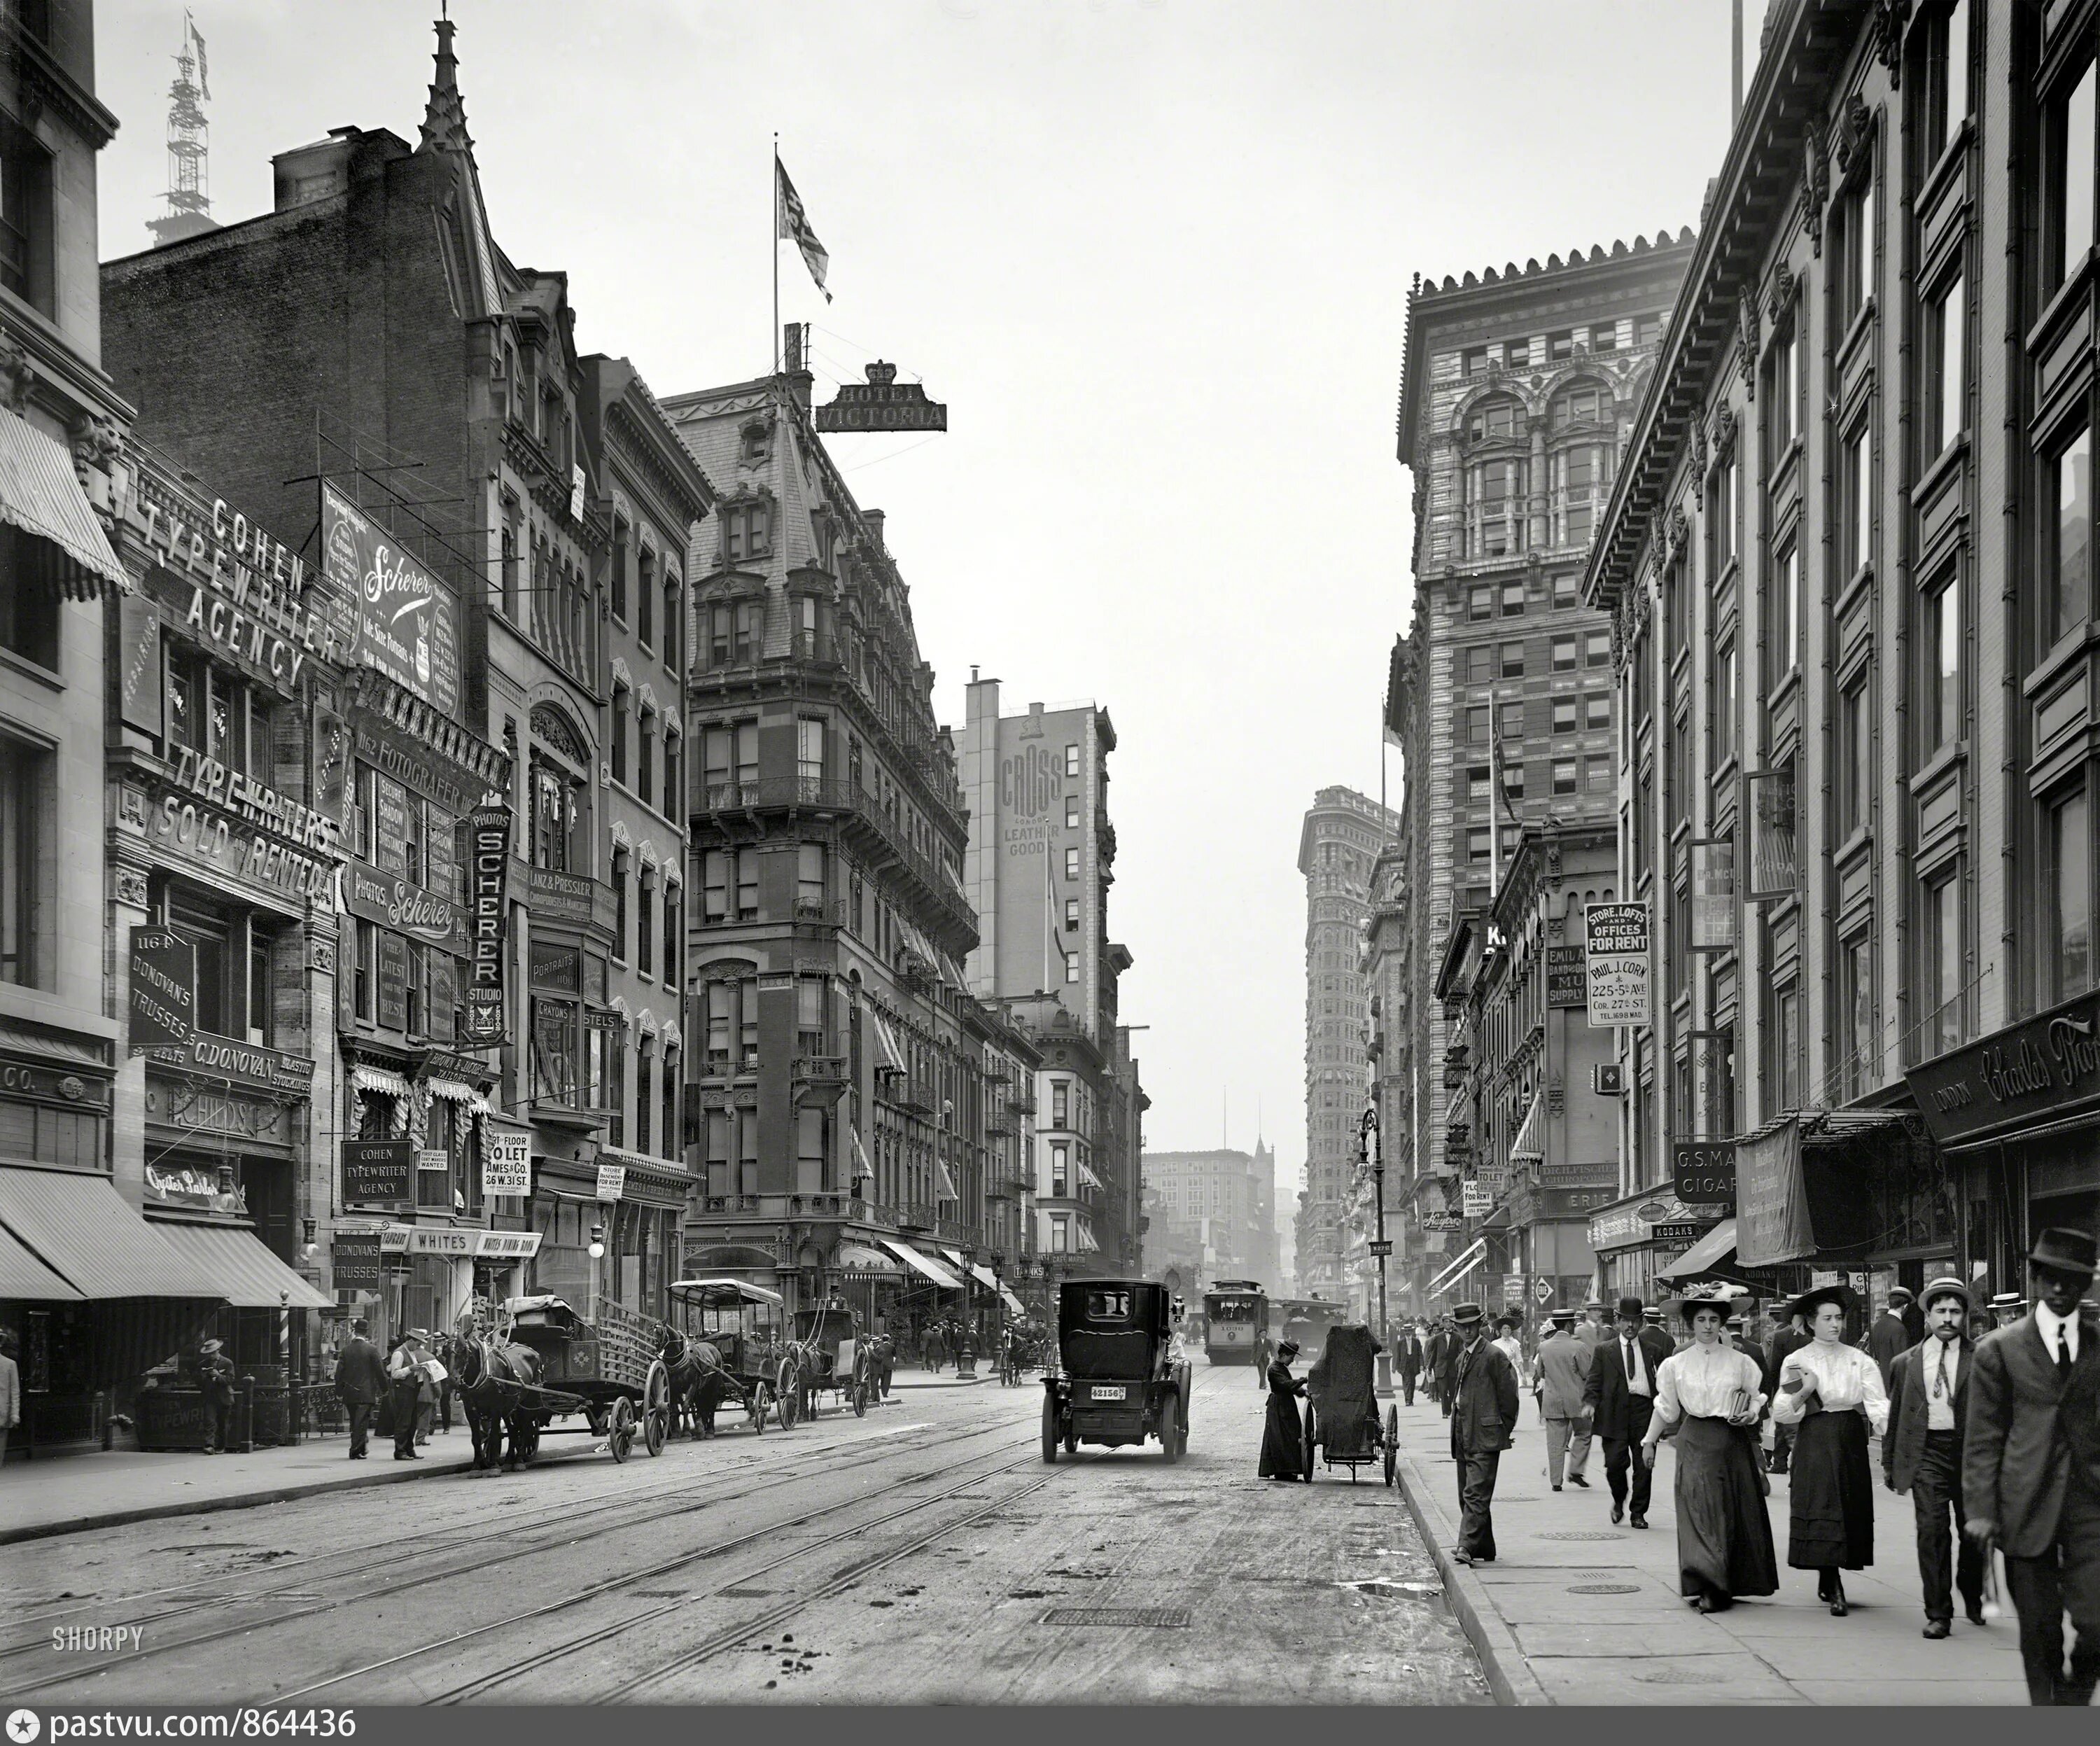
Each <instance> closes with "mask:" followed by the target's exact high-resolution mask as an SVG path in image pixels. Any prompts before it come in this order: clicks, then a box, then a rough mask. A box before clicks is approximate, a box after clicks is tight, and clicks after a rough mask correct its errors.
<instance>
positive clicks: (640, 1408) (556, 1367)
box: [455, 1294, 671, 1466]
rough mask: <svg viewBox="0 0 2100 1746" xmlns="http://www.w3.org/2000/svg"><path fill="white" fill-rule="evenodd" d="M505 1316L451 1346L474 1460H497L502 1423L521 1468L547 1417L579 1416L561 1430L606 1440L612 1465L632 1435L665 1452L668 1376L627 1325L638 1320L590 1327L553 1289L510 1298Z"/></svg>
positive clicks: (629, 1446)
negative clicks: (489, 1331) (486, 1333)
mask: <svg viewBox="0 0 2100 1746" xmlns="http://www.w3.org/2000/svg"><path fill="white" fill-rule="evenodd" d="M610 1308H611V1306H608V1309H610ZM503 1313H504V1326H503V1328H502V1329H501V1331H500V1332H499V1333H498V1334H496V1335H495V1336H493V1337H481V1338H472V1339H463V1340H461V1342H459V1343H457V1345H456V1347H455V1351H456V1352H457V1355H458V1357H459V1364H458V1367H457V1369H458V1376H459V1385H460V1388H461V1393H462V1395H464V1397H465V1406H466V1409H467V1422H468V1427H469V1429H470V1431H472V1432H473V1434H474V1461H475V1465H476V1466H496V1464H497V1462H498V1461H499V1460H501V1458H502V1449H501V1444H502V1440H503V1434H504V1431H505V1428H506V1427H507V1428H508V1430H509V1431H510V1457H509V1459H510V1465H513V1466H523V1465H524V1464H526V1463H527V1462H530V1461H531V1460H532V1457H533V1456H534V1455H535V1454H536V1453H538V1452H539V1448H540V1437H541V1435H544V1434H545V1432H546V1431H548V1429H549V1426H551V1425H552V1424H553V1422H554V1421H555V1420H556V1419H561V1418H576V1417H578V1416H580V1417H581V1418H582V1419H583V1421H584V1422H583V1424H581V1425H580V1426H576V1425H570V1426H562V1429H563V1430H564V1431H578V1432H583V1433H586V1434H588V1435H591V1436H594V1437H602V1438H604V1439H605V1442H606V1447H607V1448H608V1449H610V1450H611V1453H612V1458H613V1459H614V1460H615V1462H624V1461H625V1460H626V1459H627V1457H629V1455H630V1454H631V1453H633V1449H634V1444H635V1440H636V1439H637V1437H638V1438H639V1439H640V1440H641V1441H642V1446H643V1447H644V1448H646V1449H647V1450H648V1451H649V1453H651V1455H660V1454H662V1453H664V1438H665V1436H666V1435H668V1432H669V1430H670V1423H671V1387H670V1374H669V1371H668V1367H667V1366H666V1365H665V1364H664V1360H663V1359H662V1357H661V1356H660V1355H656V1354H654V1353H652V1352H651V1350H650V1347H649V1344H648V1343H647V1342H646V1338H642V1337H641V1336H640V1335H639V1334H637V1330H636V1329H631V1328H629V1327H627V1326H626V1325H624V1324H625V1322H626V1321H637V1322H638V1321H641V1320H642V1318H638V1317H632V1316H629V1317H624V1318H620V1317H613V1318H611V1321H612V1323H613V1325H593V1324H591V1323H589V1322H587V1321H585V1320H584V1319H583V1317H582V1316H579V1315H578V1314H577V1313H576V1311H575V1309H574V1308H572V1307H571V1306H570V1304H569V1303H568V1302H567V1300H566V1299H564V1298H559V1297H556V1296H554V1295H552V1294H545V1295H541V1296H539V1297H530V1298H510V1300H509V1301H508V1302H506V1303H505V1304H504V1306H503Z"/></svg>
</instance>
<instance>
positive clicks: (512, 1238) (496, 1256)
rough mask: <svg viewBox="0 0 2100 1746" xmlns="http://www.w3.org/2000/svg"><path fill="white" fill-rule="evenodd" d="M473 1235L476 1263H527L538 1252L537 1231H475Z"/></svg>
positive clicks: (538, 1240) (538, 1237) (538, 1236)
mask: <svg viewBox="0 0 2100 1746" xmlns="http://www.w3.org/2000/svg"><path fill="white" fill-rule="evenodd" d="M539 1252H540V1233H539V1232H537V1231H477V1232H474V1259H475V1260H477V1261H529V1260H531V1259H532V1257H533V1256H535V1255H536V1254H539Z"/></svg>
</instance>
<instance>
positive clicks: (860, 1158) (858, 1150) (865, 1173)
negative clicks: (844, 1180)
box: [853, 1128, 875, 1182]
mask: <svg viewBox="0 0 2100 1746" xmlns="http://www.w3.org/2000/svg"><path fill="white" fill-rule="evenodd" d="M853 1155H854V1181H855V1182H872V1181H874V1180H875V1166H873V1165H872V1164H871V1163H869V1162H868V1161H867V1148H866V1147H864V1146H863V1145H862V1144H861V1143H860V1130H859V1129H858V1128H855V1129H854V1131H853Z"/></svg>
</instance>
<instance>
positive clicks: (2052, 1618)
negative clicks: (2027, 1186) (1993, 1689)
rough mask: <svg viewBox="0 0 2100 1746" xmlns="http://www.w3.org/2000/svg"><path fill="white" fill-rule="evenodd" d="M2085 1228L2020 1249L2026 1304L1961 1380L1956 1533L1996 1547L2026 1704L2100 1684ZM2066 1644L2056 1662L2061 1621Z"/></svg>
mask: <svg viewBox="0 0 2100 1746" xmlns="http://www.w3.org/2000/svg"><path fill="white" fill-rule="evenodd" d="M2027 1265H2028V1271H2029V1273H2030V1275H2031V1276H2032V1280H2033V1282H2034V1291H2035V1298H2036V1303H2035V1307H2034V1308H2033V1309H2032V1311H2031V1312H2029V1313H2028V1314H2027V1316H2024V1317H2023V1319H2022V1320H2020V1321H2017V1322H2015V1323H2014V1325H2012V1326H2011V1327H2010V1328H2000V1329H1997V1330H1996V1332H1995V1333H1992V1334H1986V1335H1985V1336H1984V1337H1983V1343H1982V1344H1981V1345H1980V1346H1979V1347H1977V1348H1976V1364H1975V1369H1974V1376H1973V1377H1972V1378H1971V1380H1970V1385H1969V1413H1968V1418H1967V1420H1966V1422H1965V1427H1964V1428H1965V1445H1964V1448H1963V1452H1962V1462H1961V1491H1962V1497H1963V1500H1964V1501H1965V1502H1966V1503H1967V1505H1968V1506H1969V1521H1968V1525H1967V1529H1966V1532H1967V1533H1968V1535H1969V1537H1970V1538H1971V1539H1972V1540H1974V1541H1975V1542H1976V1543H1977V1545H1979V1547H1981V1548H1983V1550H1985V1552H1986V1553H1987V1554H1988V1550H1989V1548H1990V1546H1991V1545H1992V1542H1993V1541H1995V1542H1996V1544H1997V1545H1998V1546H1999V1547H2000V1548H2001V1550H2003V1551H2004V1553H2005V1586H2006V1589H2008V1591H2009V1592H2010V1594H2011V1596H2012V1602H2013V1605H2014V1607H2015V1608H2017V1609H2018V1612H2019V1616H2020V1660H2022V1662H2023V1663H2024V1664H2025V1666H2026V1669H2027V1699H2028V1701H2029V1702H2030V1703H2033V1704H2056V1705H2068V1706H2071V1707H2080V1706H2083V1705H2085V1704H2090V1703H2091V1702H2092V1701H2093V1686H2094V1684H2095V1683H2096V1682H2100V1316H2094V1315H2093V1314H2091V1313H2089V1312H2086V1311H2085V1310H2084V1309H2083V1308H2081V1307H2080V1303H2079V1298H2080V1295H2081V1294H2083V1293H2084V1292H2085V1290H2086V1289H2087V1287H2088V1286H2089V1285H2091V1283H2092V1281H2093V1233H2092V1232H2089V1231H2073V1230H2068V1229H2065V1228H2062V1227H2058V1228H2054V1229H2050V1230H2046V1231H2044V1232H2042V1233H2041V1234H2040V1236H2039V1237H2036V1239H2035V1246H2034V1248H2033V1250H2032V1252H2031V1253H2030V1254H2028V1256H2027ZM2066 1613H2068V1614H2070V1616H2071V1628H2072V1629H2073V1630H2074V1631H2075V1632H2076V1634H2077V1640H2076V1643H2075V1644H2073V1645H2072V1647H2071V1664H2070V1667H2069V1669H2068V1670H2067V1669H2066V1668H2065V1665H2064V1638H2063V1618H2064V1615H2065V1614H2066Z"/></svg>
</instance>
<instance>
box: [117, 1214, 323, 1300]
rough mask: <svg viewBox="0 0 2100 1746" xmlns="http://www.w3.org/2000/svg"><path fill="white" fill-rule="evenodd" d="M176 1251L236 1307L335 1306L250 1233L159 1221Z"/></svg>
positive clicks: (157, 1227) (227, 1227) (218, 1226)
mask: <svg viewBox="0 0 2100 1746" xmlns="http://www.w3.org/2000/svg"><path fill="white" fill-rule="evenodd" d="M153 1228H154V1229H155V1230H156V1231H157V1232H159V1233H160V1234H161V1237H162V1238H163V1239H165V1241H167V1242H168V1243H169V1244H170V1246H172V1247H173V1248H174V1250H175V1252H176V1253H177V1254H180V1255H183V1256H184V1257H186V1258H187V1259H189V1260H191V1261H192V1262H194V1263H196V1267H197V1268H198V1270H199V1271H200V1272H203V1273H206V1274H209V1275H210V1276H211V1277H212V1278H213V1279H214V1280H215V1281H218V1294H219V1296H221V1297H223V1298H225V1299H226V1301H227V1303H231V1304H232V1306H233V1307H235V1308H236V1309H279V1308H285V1309H331V1308H333V1307H334V1300H333V1298H327V1297H324V1296H323V1295H322V1294H320V1292H319V1291H317V1290H315V1289H314V1287H313V1285H311V1283H310V1282H309V1281H306V1280H304V1279H302V1278H301V1277H300V1276H298V1274H297V1273H295V1272H293V1271H292V1270H291V1268H288V1267H287V1266H285V1263H283V1262H281V1261H280V1260H279V1259H277V1258H276V1256H275V1255H273V1254H271V1253H270V1251H269V1250H267V1248H265V1247H264V1246H263V1244H262V1239H261V1238H260V1237H257V1236H256V1235H255V1233H254V1232H252V1231H243V1230H239V1229H236V1228H235V1227H233V1226H232V1225H226V1224H157V1225H155V1226H154V1227H153Z"/></svg>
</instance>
